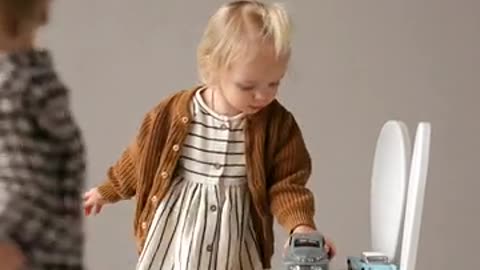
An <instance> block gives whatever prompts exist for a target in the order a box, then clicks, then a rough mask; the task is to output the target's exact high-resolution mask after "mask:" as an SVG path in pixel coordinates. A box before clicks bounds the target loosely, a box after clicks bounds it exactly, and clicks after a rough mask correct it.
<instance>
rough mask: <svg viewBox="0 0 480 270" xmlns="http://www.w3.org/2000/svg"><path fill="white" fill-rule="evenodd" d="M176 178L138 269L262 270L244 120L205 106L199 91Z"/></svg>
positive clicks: (160, 211)
mask: <svg viewBox="0 0 480 270" xmlns="http://www.w3.org/2000/svg"><path fill="white" fill-rule="evenodd" d="M193 105H194V106H193V108H194V112H195V118H194V121H193V122H192V125H191V128H190V132H189V135H188V136H187V138H186V140H185V143H184V145H183V148H182V156H181V158H180V160H179V166H178V170H177V174H178V176H177V177H176V178H175V181H174V184H173V187H172V189H171V190H170V192H169V193H168V194H167V197H166V198H165V199H164V200H162V202H160V204H159V205H158V207H157V211H156V213H155V217H154V219H153V222H152V224H151V226H150V229H149V231H148V235H147V239H146V242H145V246H144V249H143V251H142V253H141V255H140V258H139V262H138V264H137V269H138V270H163V269H168V270H172V269H173V270H191V269H195V270H210V269H219V270H220V269H221V270H224V269H225V270H227V269H228V270H230V269H231V270H237V269H238V270H259V269H263V267H262V263H261V259H260V254H259V249H258V243H257V242H256V239H255V232H254V229H253V226H252V225H253V224H252V223H251V220H250V197H249V192H248V188H247V182H246V169H245V155H244V151H245V144H244V131H243V125H244V121H243V117H242V115H237V116H234V117H225V116H221V115H218V114H216V113H215V112H214V111H212V110H211V109H210V108H208V107H207V106H206V104H205V102H204V101H203V99H202V97H201V90H200V91H198V92H197V93H196V95H195V97H194V100H193Z"/></svg>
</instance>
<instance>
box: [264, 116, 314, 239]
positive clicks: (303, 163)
mask: <svg viewBox="0 0 480 270" xmlns="http://www.w3.org/2000/svg"><path fill="white" fill-rule="evenodd" d="M282 118H283V119H282V120H281V121H279V122H278V123H281V125H279V126H278V127H277V128H274V129H277V131H275V130H273V131H272V134H276V136H277V140H276V145H275V149H276V151H275V153H274V154H273V161H272V162H273V166H272V167H271V168H270V181H271V186H270V189H269V197H270V207H271V211H272V213H273V215H274V216H276V218H277V219H278V222H279V224H281V225H282V226H283V227H284V228H285V229H286V230H287V231H288V232H289V233H291V232H292V231H293V230H294V229H295V228H296V227H297V226H299V225H306V226H309V227H311V228H313V229H315V228H316V227H315V221H314V211H315V210H314V197H313V193H312V192H311V191H310V190H309V189H308V188H307V187H306V183H307V180H308V178H309V177H310V174H311V168H312V164H311V159H310V155H309V153H308V150H307V148H306V145H305V142H304V140H303V136H302V133H301V131H300V128H299V127H298V124H297V123H296V121H295V119H294V117H293V116H292V115H291V114H290V113H288V112H286V113H285V115H284V117H282Z"/></svg>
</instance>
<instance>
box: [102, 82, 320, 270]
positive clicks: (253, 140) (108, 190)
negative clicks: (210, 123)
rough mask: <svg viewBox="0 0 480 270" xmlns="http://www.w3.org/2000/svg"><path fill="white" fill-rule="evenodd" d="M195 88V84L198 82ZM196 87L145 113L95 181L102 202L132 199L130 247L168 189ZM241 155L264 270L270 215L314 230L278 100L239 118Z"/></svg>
mask: <svg viewBox="0 0 480 270" xmlns="http://www.w3.org/2000/svg"><path fill="white" fill-rule="evenodd" d="M200 87H202V86H200ZM197 89H198V87H195V88H193V89H189V90H183V91H180V92H178V93H176V94H174V95H172V96H170V97H168V98H167V99H165V100H163V101H162V102H161V103H160V104H159V105H157V106H156V107H155V108H153V109H152V110H151V111H150V112H149V113H147V115H146V117H145V119H144V121H143V123H142V124H141V126H140V129H139V133H138V135H137V137H136V138H135V140H134V141H133V142H132V143H131V145H130V146H128V147H127V149H126V150H125V151H124V153H123V155H122V156H121V157H120V158H119V160H118V161H117V162H116V163H115V164H113V165H112V167H111V168H110V169H109V170H108V174H107V179H106V181H105V182H104V183H103V184H102V185H101V186H99V191H100V193H101V195H102V196H103V197H104V198H105V199H106V200H107V201H109V202H116V201H119V200H122V199H128V198H131V197H133V196H135V198H136V200H137V206H136V213H135V220H134V229H135V236H136V238H137V244H138V252H141V250H142V248H143V245H144V243H145V238H146V236H147V232H148V229H149V227H150V225H151V223H152V220H153V217H154V214H155V210H156V206H155V205H156V204H157V203H158V201H159V200H162V199H164V197H165V194H166V193H167V192H168V191H169V188H170V187H171V184H172V180H173V179H174V177H173V174H174V171H175V169H176V166H177V162H178V160H179V158H180V156H181V151H179V149H180V146H182V145H183V142H184V140H185V138H186V137H187V134H188V130H189V125H190V124H191V123H190V122H191V121H192V112H191V111H190V109H191V106H190V104H191V103H190V102H191V100H192V98H193V95H194V93H195V91H196V90H197ZM245 128H246V131H245V159H246V168H247V182H248V189H249V192H250V196H251V200H252V205H253V207H252V211H251V212H252V213H251V214H252V222H253V224H254V227H255V232H256V234H257V239H258V241H259V245H260V248H261V254H262V257H263V258H262V261H263V266H264V268H270V260H271V257H272V255H273V245H274V239H273V217H276V218H277V220H278V222H279V224H280V225H282V226H283V227H284V228H285V230H286V231H287V232H291V231H292V230H293V229H294V228H295V227H296V226H299V225H308V226H311V227H315V223H314V198H313V194H312V192H311V191H310V190H309V189H308V188H306V186H305V185H306V182H307V180H308V178H309V177H310V174H311V160H310V155H309V153H308V151H307V149H306V146H305V142H304V140H303V137H302V133H301V131H300V129H299V126H298V124H297V123H296V121H295V119H294V117H293V116H292V114H291V113H290V112H289V111H287V110H286V109H285V108H284V107H283V106H282V105H281V104H280V103H279V102H278V101H274V102H272V103H271V104H270V105H269V106H268V107H266V108H264V109H263V110H262V111H260V112H258V113H256V114H255V115H251V116H247V119H246V127H245Z"/></svg>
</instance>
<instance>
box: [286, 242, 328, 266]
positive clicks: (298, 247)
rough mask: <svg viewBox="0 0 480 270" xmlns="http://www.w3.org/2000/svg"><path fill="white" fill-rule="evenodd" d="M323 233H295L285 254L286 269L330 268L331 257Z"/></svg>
mask: <svg viewBox="0 0 480 270" xmlns="http://www.w3.org/2000/svg"><path fill="white" fill-rule="evenodd" d="M324 246H325V241H324V238H323V236H322V235H321V234H318V233H307V234H293V235H292V236H291V237H290V241H289V245H288V249H287V253H286V254H285V256H284V265H285V269H286V270H328V269H329V263H330V259H329V258H328V254H327V252H326V250H325V247H324Z"/></svg>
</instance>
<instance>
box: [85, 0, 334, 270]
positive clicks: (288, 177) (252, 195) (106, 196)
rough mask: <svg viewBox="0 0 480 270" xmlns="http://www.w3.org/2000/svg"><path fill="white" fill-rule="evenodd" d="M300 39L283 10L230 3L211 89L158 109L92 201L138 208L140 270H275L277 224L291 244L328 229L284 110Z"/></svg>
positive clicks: (222, 16) (306, 158)
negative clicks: (320, 223)
mask: <svg viewBox="0 0 480 270" xmlns="http://www.w3.org/2000/svg"><path fill="white" fill-rule="evenodd" d="M290 32H291V26H290V19H289V17H288V15H287V12H286V11H285V10H284V9H283V8H282V7H281V6H279V5H277V4H271V5H270V4H264V3H261V2H259V1H234V2H231V3H228V4H225V5H223V6H222V7H221V8H220V9H219V10H218V11H217V12H216V13H215V14H214V15H213V16H212V17H211V19H210V20H209V23H208V25H207V28H206V31H205V33H204V36H203V38H202V40H201V43H200V45H199V48H198V67H199V73H200V77H201V79H202V84H201V85H199V86H195V87H192V88H191V89H187V90H182V91H179V92H177V93H175V94H173V95H172V96H170V97H168V98H166V99H165V100H163V101H161V102H160V103H159V104H158V105H157V106H156V107H154V108H153V109H152V110H151V111H149V112H148V113H147V115H146V117H145V118H144V120H143V123H142V124H141V127H140V130H139V133H138V135H137V137H136V139H135V140H134V142H133V143H132V144H130V145H129V146H128V147H127V148H126V149H125V151H124V153H123V154H122V156H121V157H120V159H119V160H118V161H117V162H116V163H115V164H114V165H113V166H112V167H110V169H109V170H108V177H107V179H106V181H105V182H104V183H103V184H101V185H100V186H98V187H96V188H93V189H91V190H90V191H88V192H87V193H86V194H85V198H84V199H85V204H84V205H85V211H86V214H87V215H89V214H90V213H92V212H94V213H98V212H100V210H101V208H102V206H103V205H105V204H107V203H113V202H117V201H119V200H124V199H129V198H132V197H135V198H136V201H137V205H136V215H135V221H134V227H135V235H136V238H137V239H138V251H139V253H140V258H139V260H138V264H137V269H139V270H143V269H168V270H170V269H201V270H204V269H205V270H206V269H239V270H240V269H242V270H254V269H255V270H257V269H268V268H270V267H271V257H272V255H273V247H274V245H273V243H274V238H273V217H276V218H277V220H278V222H279V223H280V224H281V225H282V226H283V228H285V230H286V231H287V232H288V233H289V234H290V233H294V232H299V233H309V232H315V231H316V225H315V222H314V196H313V193H312V192H311V191H310V190H309V189H307V188H306V183H307V180H308V179H309V177H310V174H311V160H310V155H309V153H308V151H307V148H306V145H305V143H304V140H303V137H302V133H301V131H300V129H299V126H298V125H297V123H296V121H295V119H294V117H293V116H292V114H291V113H290V112H289V111H288V110H287V109H286V108H284V107H283V106H282V105H281V104H280V103H279V101H277V100H276V94H277V91H278V88H279V85H280V82H281V80H282V78H283V77H284V75H285V73H286V70H287V67H288V63H289V59H290V53H291V47H290V40H291V36H290ZM326 248H327V250H328V251H329V252H330V255H331V256H333V255H334V253H335V248H334V246H333V244H332V242H330V241H327V245H326Z"/></svg>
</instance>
